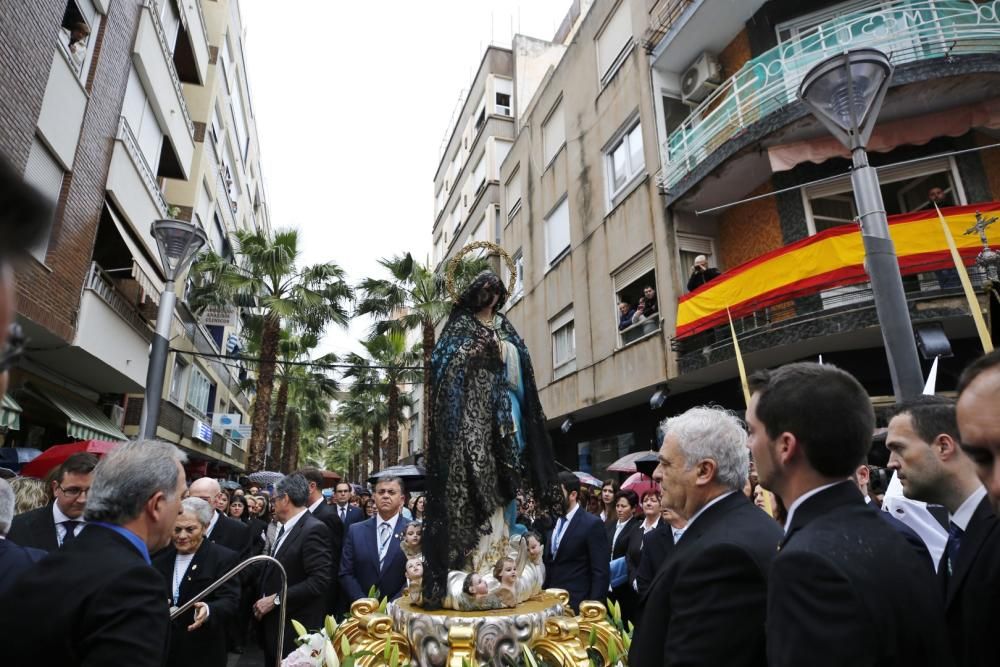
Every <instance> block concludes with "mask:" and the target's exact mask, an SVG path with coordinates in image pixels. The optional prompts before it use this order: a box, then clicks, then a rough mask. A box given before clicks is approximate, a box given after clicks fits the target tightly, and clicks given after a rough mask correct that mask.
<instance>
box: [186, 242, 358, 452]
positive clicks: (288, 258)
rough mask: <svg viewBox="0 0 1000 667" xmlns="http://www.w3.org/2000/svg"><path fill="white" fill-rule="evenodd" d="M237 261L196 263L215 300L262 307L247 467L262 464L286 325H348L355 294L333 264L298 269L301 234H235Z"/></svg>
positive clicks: (212, 257)
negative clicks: (275, 373)
mask: <svg viewBox="0 0 1000 667" xmlns="http://www.w3.org/2000/svg"><path fill="white" fill-rule="evenodd" d="M234 237H235V241H236V243H235V249H236V252H237V256H238V260H239V261H238V262H236V263H234V262H230V261H229V260H227V259H225V258H222V257H220V256H218V255H216V254H215V253H213V252H209V253H207V254H205V255H203V256H202V257H201V258H199V260H198V262H196V264H195V268H194V272H195V274H196V275H201V276H208V277H209V278H210V281H214V283H215V286H216V290H217V298H218V299H220V300H224V301H225V302H227V303H231V304H234V305H237V306H243V307H250V308H253V309H255V310H257V311H259V313H260V315H261V316H262V318H263V323H262V328H261V337H260V340H261V345H260V362H259V367H258V374H257V392H256V394H257V395H256V400H255V402H254V408H253V417H252V420H251V423H252V425H253V431H252V434H251V436H250V456H249V466H248V467H249V469H250V470H261V469H263V466H264V454H265V446H266V442H267V427H268V421H269V418H270V414H271V394H272V390H273V388H274V372H275V364H276V361H277V356H278V342H279V339H280V332H281V326H282V323H283V322H284V323H286V324H288V325H292V326H297V327H301V328H302V329H303V330H305V331H309V332H313V333H317V334H318V333H320V332H322V330H323V329H324V328H325V327H326V326H327V325H328V324H330V323H335V324H339V325H340V326H345V327H346V326H347V323H348V320H349V319H350V318H349V314H348V311H347V307H346V305H347V304H348V303H349V302H350V301H351V300H352V298H353V293H352V291H351V288H350V286H349V285H348V284H347V283H346V281H345V280H344V271H343V269H341V268H340V266H338V265H337V264H336V263H334V262H325V263H322V264H317V265H314V266H309V267H304V268H299V267H298V266H297V265H296V260H297V259H298V256H299V237H298V232H297V231H295V230H291V229H290V230H282V231H278V232H276V233H275V235H274V238H270V237H268V236H266V235H265V234H260V233H257V232H247V231H237V232H235V233H234Z"/></svg>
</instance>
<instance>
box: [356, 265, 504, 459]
mask: <svg viewBox="0 0 1000 667" xmlns="http://www.w3.org/2000/svg"><path fill="white" fill-rule="evenodd" d="M379 264H381V265H382V266H383V267H384V268H385V269H386V270H387V271H388V272H389V275H390V276H391V277H390V278H388V279H382V278H366V279H365V280H363V281H362V282H361V284H360V285H358V292H359V293H360V298H359V301H358V307H357V309H356V310H355V314H356V315H370V316H372V317H374V318H375V323H374V325H373V326H372V330H371V333H370V337H372V338H374V337H375V336H378V335H380V334H383V333H386V332H388V331H399V332H409V331H415V330H418V329H419V330H420V331H421V334H422V354H423V376H422V379H421V383H422V385H423V406H422V408H421V410H422V411H423V414H424V417H423V425H422V430H423V440H424V442H425V443H426V442H427V436H428V432H429V431H428V429H429V424H430V419H429V416H430V414H431V382H430V380H431V352H432V351H433V350H434V342H435V338H436V333H435V330H436V327H437V325H438V324H440V323H441V321H442V320H443V319H444V318H445V317H447V316H448V313H449V312H450V311H451V300H450V296H449V295H448V290H447V289H446V288H445V283H444V279H443V276H442V275H441V274H440V273H435V272H434V270H433V269H432V268H431V267H430V266H428V265H426V264H421V263H420V262H417V261H415V260H414V259H413V256H412V255H411V254H410V253H406V254H405V255H395V256H393V257H389V258H383V259H380V260H379ZM486 268H489V262H488V260H486V259H485V258H477V259H469V260H463V261H461V262H459V265H458V269H457V270H456V272H455V273H456V280H457V281H458V282H463V281H464V280H467V279H468V278H469V277H471V276H474V275H476V274H477V273H479V272H480V271H482V270H484V269H486Z"/></svg>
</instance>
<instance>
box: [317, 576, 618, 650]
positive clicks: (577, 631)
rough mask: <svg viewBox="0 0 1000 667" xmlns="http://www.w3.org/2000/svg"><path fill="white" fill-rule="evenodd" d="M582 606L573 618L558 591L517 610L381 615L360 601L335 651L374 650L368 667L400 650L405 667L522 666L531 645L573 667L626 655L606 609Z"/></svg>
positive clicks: (407, 607)
mask: <svg viewBox="0 0 1000 667" xmlns="http://www.w3.org/2000/svg"><path fill="white" fill-rule="evenodd" d="M580 607H581V609H580V615H579V616H573V615H572V614H571V613H570V611H569V609H570V608H569V595H568V594H567V593H566V591H562V590H558V589H550V590H547V591H544V592H543V593H541V594H540V595H539V596H537V597H536V598H534V599H532V600H528V601H527V602H523V603H521V604H519V605H518V606H517V607H516V608H514V609H496V610H490V611H474V612H473V611H470V612H461V611H453V610H450V609H449V610H441V611H433V612H428V611H425V610H423V609H421V608H419V607H416V606H414V605H412V604H410V602H409V601H408V600H405V599H400V600H397V601H395V602H392V603H390V604H389V605H388V607H387V609H386V612H385V613H384V614H381V613H378V603H377V602H376V601H375V600H369V599H366V600H358V601H357V602H355V603H354V605H352V607H351V618H350V619H349V620H347V621H345V622H344V623H342V624H341V625H340V627H339V628H338V629H337V634H336V637H335V638H334V642H333V645H334V647H336V649H337V652H338V654H341V655H340V657H341V658H343V655H342V650H341V647H342V638H343V637H346V638H347V640H348V643H349V644H350V646H351V648H352V652H354V653H358V652H359V651H365V652H371V653H372V655H365V656H363V657H361V658H360V659H358V661H357V664H358V665H359V666H360V667H370V666H374V665H383V664H386V660H385V656H386V655H387V654H390V653H392V652H393V650H394V649H395V651H398V654H399V657H400V659H399V664H401V665H403V664H407V663H409V664H412V665H419V666H420V667H465V666H467V665H490V666H496V667H500V666H501V665H509V664H517V663H521V662H522V661H523V652H524V648H525V647H527V648H529V649H530V650H531V652H532V653H533V654H534V655H535V656H537V658H538V659H540V660H541V661H544V663H546V664H548V665H565V666H566V667H590V665H591V661H590V658H591V656H593V657H594V658H595V662H597V664H599V665H600V664H603V665H609V664H610V661H611V660H617V659H618V658H619V657H622V656H623V655H624V653H625V649H624V644H623V642H622V638H621V635H620V634H619V633H618V631H617V630H616V629H615V628H614V626H612V625H611V624H609V623H608V622H607V613H606V611H605V608H604V605H603V604H601V603H600V602H584V603H583V604H581V605H580ZM387 646H389V649H388V650H387V649H386V647H387ZM588 649H589V654H588Z"/></svg>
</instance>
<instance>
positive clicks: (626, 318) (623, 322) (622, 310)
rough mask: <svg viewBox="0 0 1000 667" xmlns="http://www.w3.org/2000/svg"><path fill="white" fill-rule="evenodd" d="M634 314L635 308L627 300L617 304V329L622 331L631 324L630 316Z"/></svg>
mask: <svg viewBox="0 0 1000 667" xmlns="http://www.w3.org/2000/svg"><path fill="white" fill-rule="evenodd" d="M633 315H635V308H633V307H632V305H631V304H630V303H629V302H628V301H622V302H621V303H619V304H618V330H619V331H624V330H625V329H628V328H629V327H630V326H632V316H633Z"/></svg>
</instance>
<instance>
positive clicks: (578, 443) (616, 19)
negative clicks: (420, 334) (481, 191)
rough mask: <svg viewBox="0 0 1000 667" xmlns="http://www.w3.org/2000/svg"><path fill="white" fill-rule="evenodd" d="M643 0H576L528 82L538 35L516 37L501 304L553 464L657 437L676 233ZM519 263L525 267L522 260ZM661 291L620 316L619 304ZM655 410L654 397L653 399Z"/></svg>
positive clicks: (644, 444)
mask: <svg viewBox="0 0 1000 667" xmlns="http://www.w3.org/2000/svg"><path fill="white" fill-rule="evenodd" d="M647 12H648V3H647V2H645V1H644V0H621V1H620V2H613V1H611V0H607V1H602V0H597V1H596V2H593V3H578V2H575V3H573V4H572V5H571V7H570V11H569V14H568V16H567V19H566V21H564V23H563V26H562V27H561V29H560V31H559V33H558V34H557V35H556V36H555V38H554V39H553V40H552V44H553V46H556V47H558V48H559V51H558V52H557V53H558V55H559V58H558V59H556V60H555V62H553V63H549V64H547V65H546V66H545V67H544V69H542V72H541V76H540V77H539V78H538V79H537V84H536V85H524V86H522V81H521V80H520V79H519V77H518V74H520V73H521V72H532V71H535V72H537V71H538V69H539V68H537V67H531V66H530V65H529V64H525V65H524V66H522V64H521V62H520V59H521V58H522V57H526V58H529V59H531V58H534V55H535V53H536V51H537V50H538V48H539V46H540V45H539V42H538V40H534V39H530V38H526V37H523V36H520V35H519V36H517V37H515V39H514V47H513V52H514V53H513V57H514V70H515V80H514V87H515V91H516V92H517V93H518V94H519V93H521V91H522V90H523V91H525V93H526V94H525V95H524V96H523V97H521V98H518V99H517V100H516V104H517V107H518V117H517V127H518V132H517V136H516V138H515V139H514V145H513V147H512V148H511V150H510V153H509V154H508V156H507V159H506V160H505V162H504V163H503V165H502V167H501V170H500V179H501V183H502V194H503V201H502V207H501V208H502V215H501V223H502V229H501V245H502V246H503V247H504V248H505V249H507V250H508V251H509V252H511V253H512V254H513V255H514V256H515V257H516V258H517V265H518V270H519V271H523V275H522V276H520V277H519V279H518V280H517V285H518V287H517V289H516V290H515V294H514V295H513V296H512V298H511V300H510V304H509V306H508V311H507V316H508V317H509V318H510V320H511V321H512V322H513V324H514V326H515V327H516V328H517V329H518V331H520V332H521V334H522V336H524V338H525V340H526V342H527V344H528V348H529V349H530V350H531V352H532V361H533V364H534V372H535V379H536V382H537V384H538V388H539V393H540V396H541V400H542V404H543V406H544V409H545V412H546V415H547V416H548V418H549V425H550V429H551V433H552V436H553V440H554V443H555V446H556V452H557V456H558V458H559V460H560V462H561V463H563V464H564V465H566V466H568V467H570V468H571V469H574V470H585V471H592V472H594V473H596V474H603V473H604V471H605V469H606V467H607V465H608V464H609V463H611V462H612V461H614V460H615V459H617V458H618V457H619V456H621V455H623V454H626V453H628V452H630V451H635V450H643V449H648V448H652V447H655V443H654V435H655V429H656V422H657V420H658V418H660V416H661V415H662V410H659V409H657V410H651V409H650V401H651V400H653V399H654V397H657V396H658V395H662V391H661V390H662V388H663V387H664V385H665V383H666V382H667V379H668V377H669V371H670V368H671V358H670V347H669V339H670V334H671V332H672V329H673V312H672V309H671V306H670V304H672V303H674V301H675V299H676V292H677V291H676V287H675V280H674V279H673V273H672V271H673V259H674V256H673V244H672V239H671V238H670V235H669V234H668V233H667V231H668V228H667V224H666V219H665V218H666V211H665V209H664V207H663V205H662V201H661V195H660V192H659V188H658V186H657V183H656V178H655V176H656V173H657V171H658V170H659V159H658V157H659V156H658V152H657V150H656V146H657V141H656V136H657V135H656V119H655V105H654V101H653V99H652V94H651V91H652V86H651V82H650V75H651V74H650V72H651V70H650V67H649V63H648V59H647V54H646V53H645V51H644V50H643V49H641V48H639V47H638V46H637V43H638V38H639V37H640V36H641V35H642V34H643V33H644V31H645V30H646V27H647V25H648V13H647ZM522 267H523V268H522ZM647 298H650V300H651V301H652V300H653V299H655V301H656V302H658V303H659V304H660V305H659V308H658V310H657V311H656V312H644V316H643V317H637V318H635V322H634V323H631V321H629V322H626V323H624V324H625V326H620V323H622V320H621V313H620V311H619V304H620V303H622V302H625V303H628V304H629V306H630V307H635V306H637V305H638V304H639V303H640V300H643V303H645V300H646V299H647ZM654 404H655V405H656V407H657V408H659V407H660V405H661V402H660V400H659V398H658V397H657V398H656V399H655V401H654Z"/></svg>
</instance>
